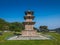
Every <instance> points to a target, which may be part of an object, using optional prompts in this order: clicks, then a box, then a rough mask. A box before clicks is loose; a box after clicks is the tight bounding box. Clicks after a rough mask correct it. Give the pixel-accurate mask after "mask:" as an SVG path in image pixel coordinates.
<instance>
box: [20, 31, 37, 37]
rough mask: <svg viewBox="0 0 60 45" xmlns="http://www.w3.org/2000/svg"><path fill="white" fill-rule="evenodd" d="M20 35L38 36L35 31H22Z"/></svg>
mask: <svg viewBox="0 0 60 45" xmlns="http://www.w3.org/2000/svg"><path fill="white" fill-rule="evenodd" d="M21 34H22V36H38V35H37V31H36V30H24V31H22V32H21Z"/></svg>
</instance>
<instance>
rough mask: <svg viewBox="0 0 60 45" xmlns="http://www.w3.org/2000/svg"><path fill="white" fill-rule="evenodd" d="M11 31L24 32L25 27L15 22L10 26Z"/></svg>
mask: <svg viewBox="0 0 60 45" xmlns="http://www.w3.org/2000/svg"><path fill="white" fill-rule="evenodd" d="M9 29H10V30H11V31H21V30H24V26H23V24H22V23H19V22H13V23H11V24H10V28H9Z"/></svg>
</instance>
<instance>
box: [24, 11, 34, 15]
mask: <svg viewBox="0 0 60 45" xmlns="http://www.w3.org/2000/svg"><path fill="white" fill-rule="evenodd" d="M27 14H31V15H33V11H31V10H27V11H25V15H27Z"/></svg>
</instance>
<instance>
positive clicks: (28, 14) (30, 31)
mask: <svg viewBox="0 0 60 45" xmlns="http://www.w3.org/2000/svg"><path fill="white" fill-rule="evenodd" d="M33 14H34V12H33V11H30V10H28V11H25V16H24V19H25V22H23V24H24V26H25V30H23V31H22V36H37V31H36V30H34V28H33V27H34V24H35V22H33V21H32V20H33V19H34V16H33Z"/></svg>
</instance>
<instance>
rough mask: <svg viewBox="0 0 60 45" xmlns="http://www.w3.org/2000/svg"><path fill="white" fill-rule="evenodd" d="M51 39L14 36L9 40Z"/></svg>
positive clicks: (46, 38) (47, 38)
mask: <svg viewBox="0 0 60 45" xmlns="http://www.w3.org/2000/svg"><path fill="white" fill-rule="evenodd" d="M50 39H51V38H49V37H47V36H46V37H45V36H42V35H39V36H13V37H10V38H8V39H7V40H50Z"/></svg>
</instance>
